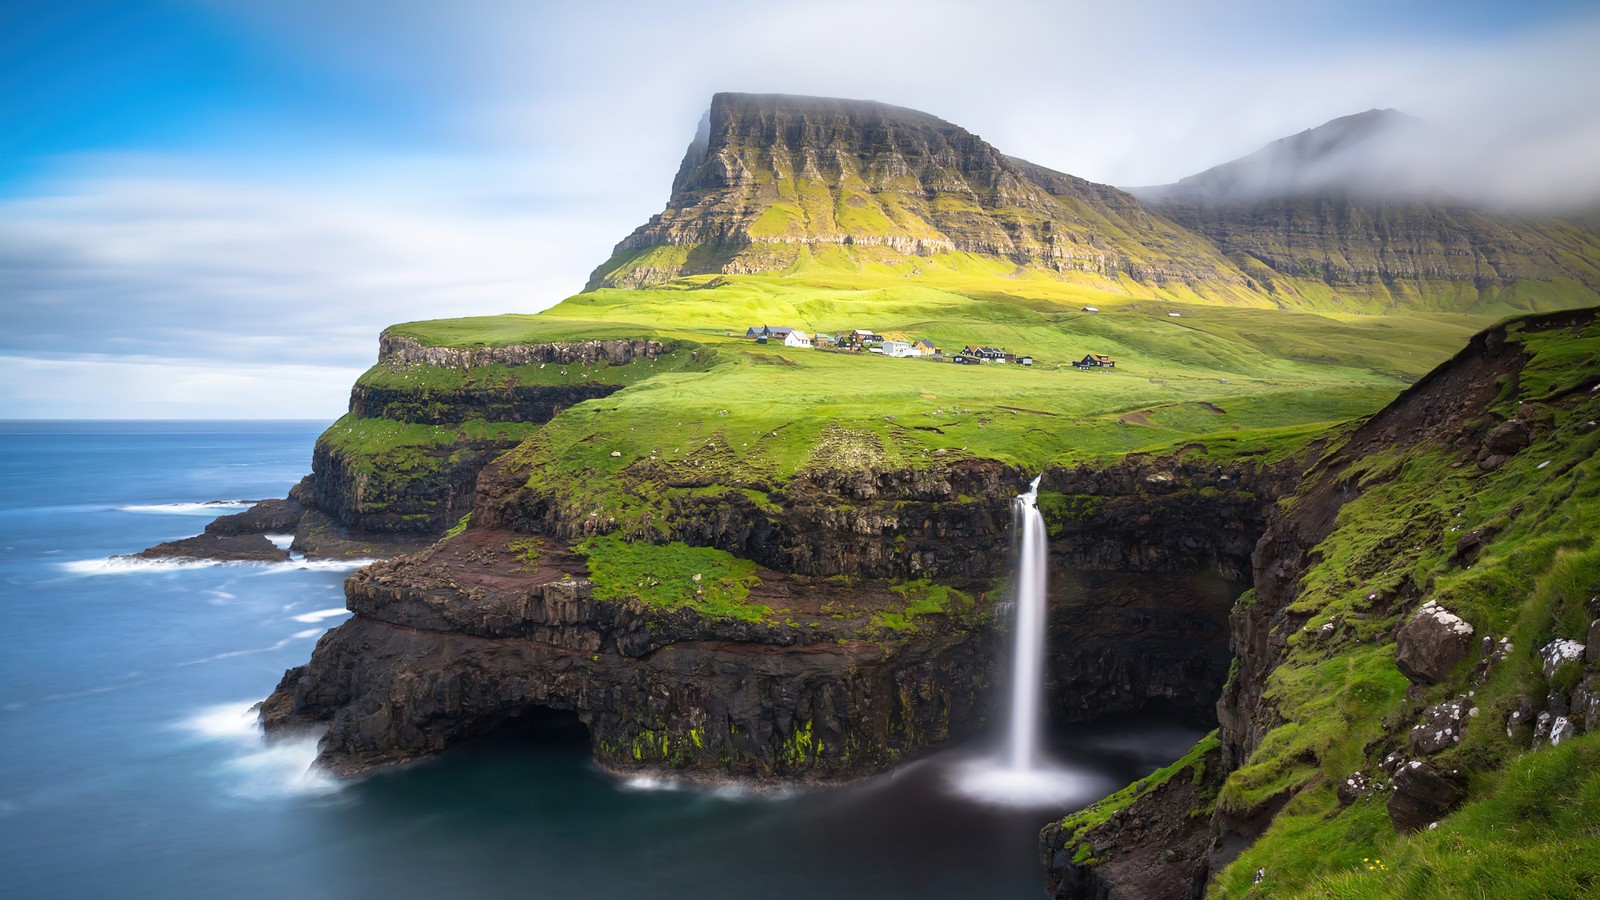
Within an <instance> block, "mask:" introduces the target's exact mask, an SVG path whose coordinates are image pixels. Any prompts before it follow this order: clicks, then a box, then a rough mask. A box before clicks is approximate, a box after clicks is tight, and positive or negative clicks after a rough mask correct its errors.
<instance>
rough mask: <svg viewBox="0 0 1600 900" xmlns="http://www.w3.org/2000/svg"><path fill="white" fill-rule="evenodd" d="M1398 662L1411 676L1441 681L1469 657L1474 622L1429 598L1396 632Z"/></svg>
mask: <svg viewBox="0 0 1600 900" xmlns="http://www.w3.org/2000/svg"><path fill="white" fill-rule="evenodd" d="M1395 645H1396V648H1395V660H1394V661H1395V665H1396V666H1398V667H1399V669H1400V671H1401V672H1403V673H1405V676H1406V677H1407V678H1410V679H1411V680H1412V681H1414V682H1420V683H1424V684H1438V683H1439V682H1440V681H1443V680H1444V679H1445V678H1446V677H1447V676H1449V674H1450V673H1451V671H1453V670H1454V669H1455V667H1456V666H1457V665H1458V664H1460V663H1461V661H1462V660H1464V659H1466V658H1467V653H1468V652H1469V651H1470V650H1471V648H1472V625H1470V624H1469V623H1467V622H1466V621H1465V620H1464V619H1462V618H1461V617H1459V616H1457V615H1455V614H1454V613H1452V612H1450V611H1449V610H1447V609H1445V608H1444V607H1442V606H1440V605H1439V604H1438V603H1437V602H1435V601H1433V600H1429V601H1428V602H1427V603H1424V604H1423V605H1422V608H1421V609H1418V610H1417V612H1416V613H1415V614H1414V615H1413V616H1412V617H1411V619H1410V620H1409V621H1407V622H1406V624H1404V625H1402V626H1400V630H1399V631H1398V632H1396V634H1395Z"/></svg>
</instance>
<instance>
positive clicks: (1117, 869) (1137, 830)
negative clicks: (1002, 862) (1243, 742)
mask: <svg viewBox="0 0 1600 900" xmlns="http://www.w3.org/2000/svg"><path fill="white" fill-rule="evenodd" d="M1220 763H1221V759H1220V756H1219V755H1218V753H1217V751H1216V750H1215V749H1213V750H1212V751H1211V752H1209V753H1207V754H1206V755H1205V756H1203V757H1201V758H1200V759H1199V760H1198V761H1197V762H1196V763H1195V764H1193V765H1191V766H1187V767H1185V768H1183V769H1181V770H1179V771H1178V772H1176V773H1175V774H1174V775H1173V776H1172V777H1171V778H1170V779H1168V780H1167V781H1164V782H1162V783H1161V784H1159V785H1157V786H1156V787H1155V788H1154V789H1152V790H1150V791H1148V792H1147V793H1144V794H1142V795H1141V796H1140V797H1139V799H1138V801H1137V802H1136V803H1135V804H1134V805H1133V806H1130V807H1127V808H1125V809H1123V810H1120V811H1119V812H1118V813H1116V814H1113V816H1112V818H1111V820H1110V821H1108V822H1106V823H1104V824H1103V825H1099V826H1096V827H1094V828H1091V829H1089V830H1088V831H1087V832H1086V833H1084V834H1082V835H1080V836H1079V838H1078V840H1079V843H1078V844H1077V846H1076V847H1074V848H1073V849H1070V850H1069V849H1067V848H1064V847H1062V843H1063V841H1064V840H1065V839H1066V838H1067V837H1070V836H1069V835H1063V834H1062V833H1061V829H1060V825H1059V824H1058V823H1052V824H1050V825H1047V826H1045V828H1044V831H1043V832H1042V833H1041V834H1040V835H1039V846H1040V849H1041V855H1043V856H1044V857H1045V858H1044V860H1043V862H1044V864H1045V866H1046V871H1047V872H1048V873H1049V874H1048V877H1047V878H1046V881H1045V896H1047V897H1051V898H1056V900H1067V898H1078V897H1083V898H1096V900H1110V898H1127V900H1134V898H1185V900H1187V898H1199V897H1202V896H1204V895H1205V886H1206V872H1207V870H1206V856H1207V854H1208V853H1209V852H1210V851H1211V845H1212V836H1211V829H1210V822H1209V820H1208V818H1207V817H1206V816H1203V815H1195V811H1196V809H1198V808H1203V807H1204V806H1205V805H1206V804H1207V802H1208V798H1209V797H1211V796H1215V794H1216V791H1217V788H1218V787H1219V786H1220V785H1221V783H1222V777H1223V772H1222V767H1221V765H1220ZM1113 845H1115V847H1116V849H1117V853H1116V855H1115V856H1113V857H1112V858H1110V859H1106V860H1100V859H1098V858H1097V854H1100V853H1104V852H1106V851H1107V850H1109V849H1110V848H1111V847H1112V846H1113ZM1080 854H1081V855H1080ZM1075 858H1076V861H1074V860H1075Z"/></svg>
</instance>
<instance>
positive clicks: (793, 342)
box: [783, 328, 811, 347]
mask: <svg viewBox="0 0 1600 900" xmlns="http://www.w3.org/2000/svg"><path fill="white" fill-rule="evenodd" d="M783 345H784V346H785V347H809V346H811V338H809V337H806V333H805V332H804V331H801V330H800V329H798V328H795V329H792V330H790V332H789V333H788V334H786V335H784V336H783Z"/></svg>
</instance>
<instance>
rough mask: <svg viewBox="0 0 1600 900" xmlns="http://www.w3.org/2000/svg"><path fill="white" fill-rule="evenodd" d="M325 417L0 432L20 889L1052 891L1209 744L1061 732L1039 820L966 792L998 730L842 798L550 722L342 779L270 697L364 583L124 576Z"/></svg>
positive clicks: (259, 478)
mask: <svg viewBox="0 0 1600 900" xmlns="http://www.w3.org/2000/svg"><path fill="white" fill-rule="evenodd" d="M326 425H327V423H326V422H298V421H297V422H234V421H228V422H105V421H94V422H60V421H51V422H5V423H0V472H3V479H0V486H3V490H0V550H3V552H0V585H3V588H0V604H3V607H0V613H3V616H4V625H3V628H4V631H3V634H4V649H3V651H0V896H4V897H8V898H74V900H76V898H101V897H106V898H163V900H167V898H271V900H286V898H323V897H327V898H335V897H337V898H341V900H349V898H366V897H387V898H434V900H437V898H446V897H448V898H475V897H487V898H500V897H506V898H512V897H516V898H553V900H565V898H571V900H588V898H595V900H599V898H630V900H639V898H663V900H665V898H695V900H714V898H795V900H800V898H804V900H818V898H831V900H841V898H918V900H930V898H1011V897H1015V898H1037V897H1040V896H1042V895H1043V870H1042V868H1041V866H1040V864H1039V861H1038V852H1037V849H1036V848H1037V833H1038V829H1039V828H1040V826H1042V825H1043V824H1045V823H1046V822H1048V821H1049V820H1051V819H1052V818H1055V817H1059V816H1060V815H1063V814H1064V813H1066V812H1068V811H1070V810H1071V809H1074V808H1077V807H1081V806H1083V805H1085V804H1087V803H1089V802H1091V801H1093V800H1094V799H1096V798H1098V797H1100V796H1103V795H1105V794H1107V793H1109V792H1111V791H1113V790H1116V789H1117V788H1119V787H1121V786H1122V785H1124V784H1126V783H1128V782H1129V781H1131V780H1134V779H1136V778H1139V777H1141V776H1143V775H1145V774H1147V773H1149V772H1150V771H1151V770H1153V769H1155V768H1157V767H1159V766H1161V765H1164V764H1166V763H1167V762H1170V761H1171V760H1172V759H1175V758H1176V757H1178V756H1180V755H1181V754H1182V753H1183V752H1184V751H1185V750H1186V749H1187V748H1188V747H1189V745H1190V744H1192V743H1193V742H1194V740H1196V739H1197V738H1198V737H1199V734H1198V732H1196V731H1195V730H1193V729H1192V728H1187V727H1183V726H1182V725H1179V724H1175V723H1172V722H1169V721H1162V720H1160V719H1131V718H1130V719H1123V720H1120V721H1117V722H1107V723H1100V724H1094V725H1076V726H1070V727H1064V728H1058V729H1055V730H1053V731H1052V732H1051V734H1050V741H1051V743H1050V747H1049V752H1050V754H1051V756H1052V757H1053V758H1054V760H1055V763H1056V766H1057V774H1058V775H1059V778H1058V779H1057V782H1056V785H1057V787H1058V788H1059V787H1060V786H1061V785H1062V784H1066V785H1067V788H1066V790H1065V791H1058V793H1057V795H1056V796H1055V797H1054V798H1053V799H1052V800H1050V801H1049V803H1048V805H1030V804H1027V803H1024V804H1022V805H1018V804H1017V803H1016V802H1015V798H1011V799H1009V800H1005V802H1002V800H1001V799H999V798H997V797H996V796H990V795H986V794H985V793H984V792H983V791H982V790H981V789H979V790H977V791H974V790H973V789H972V788H971V784H972V783H973V782H972V780H971V779H969V778H968V775H970V774H971V773H972V772H974V771H978V770H981V769H982V768H983V767H984V766H985V765H986V761H987V760H988V759H989V758H990V757H991V755H992V754H993V753H994V749H993V748H992V747H991V745H990V744H989V742H988V740H987V739H986V738H982V737H980V738H976V739H974V740H972V741H969V742H968V743H966V744H964V745H960V746H956V747H952V748H948V749H946V750H943V751H941V752H939V753H935V754H932V755H929V756H926V757H924V758H922V759H919V760H917V761H914V762H912V763H910V764H908V765H905V766H903V767H901V768H900V769H898V770H896V771H895V772H893V773H890V774H887V775H883V776H880V777H876V778H872V779H869V780H866V781H863V782H860V783H858V784H855V785H851V786H848V787H843V788H835V789H827V790H823V789H808V790H791V791H780V792H771V791H768V792H756V791H751V790H747V789H743V788H740V787H738V786H729V787H724V788H718V789H711V788H704V787H687V786H683V785H680V784H676V783H673V782H671V781H668V780H662V779H642V778H635V779H617V778H613V777H610V776H608V775H606V774H604V773H602V772H601V771H600V770H599V769H597V768H596V767H595V766H594V765H593V764H592V763H591V761H590V759H589V756H588V753H587V750H586V745H585V738H584V735H583V733H582V729H581V727H574V726H573V725H572V724H571V723H559V722H557V723H553V724H549V725H545V726H537V727H533V728H531V729H530V728H524V729H521V730H519V731H517V732H515V733H512V732H507V733H505V734H501V735H497V736H492V737H489V738H485V739H482V740H479V741H476V742H474V743H470V744H465V745H463V746H460V747H458V748H456V749H453V750H451V751H449V752H446V753H444V754H442V755H440V756H439V757H437V758H435V759H432V760H428V761H426V762H422V763H418V764H413V765H409V766H404V767H400V768H397V769H393V770H390V771H384V772H380V773H378V774H375V775H371V776H368V777H364V778H361V779H357V780H350V781H341V780H338V779H334V778H332V777H329V776H328V775H326V774H324V773H321V772H319V771H317V770H315V769H314V768H313V767H312V766H311V763H312V761H313V759H314V757H315V754H316V745H315V738H314V737H308V738H304V739H300V740H291V741H286V742H275V743H271V744H269V743H267V742H265V741H264V740H263V739H262V736H261V733H260V730H259V728H258V727H257V726H256V724H255V716H254V714H253V713H252V711H251V707H252V705H253V704H255V703H257V702H258V701H260V700H261V699H262V698H264V697H266V696H267V694H268V693H270V692H271V691H272V689H273V687H274V686H275V685H276V684H277V682H278V679H279V678H281V677H282V675H283V672H284V670H285V669H287V668H289V667H292V666H295V665H298V664H301V663H303V662H305V661H306V659H307V658H308V657H309V656H310V654H311V651H312V648H313V646H314V645H315V644H316V641H317V639H318V638H319V637H320V636H321V635H322V634H323V633H325V632H326V631H327V630H328V629H330V628H334V627H337V626H338V625H339V624H340V623H341V622H343V621H344V620H345V619H346V618H347V617H348V616H349V613H347V612H346V611H345V609H344V599H343V591H342V582H343V580H344V578H345V577H346V576H347V575H348V574H349V572H350V571H352V570H353V569H354V567H355V565H357V564H346V563H315V562H312V563H307V562H304V561H295V562H287V563H272V564H249V565H246V564H204V563H179V562H170V561H165V562H132V561H127V560H122V559H119V557H120V556H122V555H124V554H129V553H134V552H137V551H138V550H141V549H143V548H145V547H148V546H150V545H153V544H156V543H158V542H161V541H165V540H172V539H175V538H180V537H184V536H187V535H192V534H196V533H198V532H199V531H200V530H201V529H202V528H203V527H204V525H205V523H206V522H207V521H209V520H210V518H211V517H213V516H216V515H220V514H222V513H226V512H230V511H234V510H236V509H242V508H244V505H245V504H246V503H247V502H248V501H251V500H256V499H261V498H267V497H282V496H284V495H285V493H286V492H287V490H288V489H289V487H290V485H292V484H294V482H296V481H298V480H299V479H300V477H301V476H302V475H304V474H305V472H306V471H307V467H308V466H309V463H310V459H311V448H312V443H313V442H314V440H315V439H316V436H317V434H318V433H319V432H320V431H321V430H322V429H323V428H324V427H326Z"/></svg>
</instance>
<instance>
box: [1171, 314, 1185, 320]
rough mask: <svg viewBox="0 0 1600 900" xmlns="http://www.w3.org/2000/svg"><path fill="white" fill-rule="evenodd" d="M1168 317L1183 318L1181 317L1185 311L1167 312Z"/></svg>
mask: <svg viewBox="0 0 1600 900" xmlns="http://www.w3.org/2000/svg"><path fill="white" fill-rule="evenodd" d="M1167 318H1169V319H1181V318H1183V313H1167Z"/></svg>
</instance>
